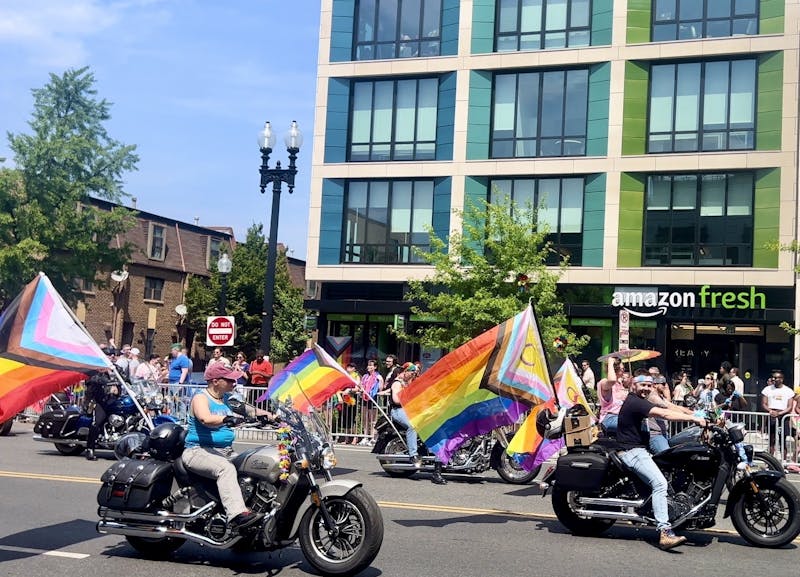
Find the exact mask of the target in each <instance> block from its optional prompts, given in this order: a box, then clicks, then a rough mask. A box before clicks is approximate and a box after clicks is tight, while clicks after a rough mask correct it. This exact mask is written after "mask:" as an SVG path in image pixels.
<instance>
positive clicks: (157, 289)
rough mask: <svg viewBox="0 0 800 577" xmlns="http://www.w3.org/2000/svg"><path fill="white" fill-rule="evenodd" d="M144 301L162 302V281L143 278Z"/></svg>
mask: <svg viewBox="0 0 800 577" xmlns="http://www.w3.org/2000/svg"><path fill="white" fill-rule="evenodd" d="M144 300H146V301H163V300H164V279H163V278H153V277H150V276H146V277H144Z"/></svg>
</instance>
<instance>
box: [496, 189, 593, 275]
mask: <svg viewBox="0 0 800 577" xmlns="http://www.w3.org/2000/svg"><path fill="white" fill-rule="evenodd" d="M550 180H557V181H558V206H557V207H551V206H550V204H549V203H548V205H547V207H548V208H551V209H552V208H555V210H556V214H555V217H556V222H557V223H558V226H557V230H553V228H552V227H551V229H550V233H549V234H548V235H547V240H548V242H551V243H552V249H553V251H554V252H553V253H552V254H551V255H550V256H548V258H547V261H546V264H547V265H548V266H558V264H559V262H560V261H561V258H562V257H563V256H565V255H569V264H570V266H583V235H584V231H585V225H586V219H585V218H584V209H585V205H586V175H583V174H575V175H552V176H551V175H547V176H493V177H491V178H490V179H489V186H488V188H487V194H486V201H487V202H489V203H491V202H492V199H493V197H494V189H495V183H496V182H497V181H510V182H511V193H510V194H508V197H509V199H510V200H512V201H513V202H514V203H516V204H517V205H519V201H518V200H516V199H515V198H514V189H515V188H516V186H517V185H518V183H519V182H521V181H526V182H533V201H532V202H533V208H534V209H535V210H536V211H537V218H538V214H539V210H540V209H541V207H542V196H541V194H542V193H541V190H540V185H541V183H542V181H550ZM567 180H575V181H580V183H581V186H580V190H581V208H580V232H576V233H571V232H562V230H561V226H562V219H563V211H562V209H564V208H565V207H564V183H565V181H567ZM498 191H499V192H500V193H501V194H502V193H504V192H505V191H501V190H500V189H499V188H498ZM524 208H526V207H524ZM512 217H513V212H512ZM537 224H538V223H537ZM562 235H564V236H566V235H575V238H576V239H577V242H575V243H573V242H562V238H563V237H562Z"/></svg>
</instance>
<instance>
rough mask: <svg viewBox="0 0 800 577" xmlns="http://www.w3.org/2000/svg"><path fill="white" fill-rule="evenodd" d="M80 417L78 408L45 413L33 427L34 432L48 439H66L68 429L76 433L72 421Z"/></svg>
mask: <svg viewBox="0 0 800 577" xmlns="http://www.w3.org/2000/svg"><path fill="white" fill-rule="evenodd" d="M78 417H80V411H79V410H78V408H77V407H69V408H67V409H56V410H53V411H45V412H44V413H42V415H41V416H40V417H39V420H38V421H36V424H35V425H34V426H33V432H34V433H36V434H37V435H41V436H42V437H45V438H47V439H50V438H59V437H64V436H65V432H66V431H67V430H68V429H72V430H73V433H74V428H75V425H74V424H73V423H72V421H74V420H76V419H78Z"/></svg>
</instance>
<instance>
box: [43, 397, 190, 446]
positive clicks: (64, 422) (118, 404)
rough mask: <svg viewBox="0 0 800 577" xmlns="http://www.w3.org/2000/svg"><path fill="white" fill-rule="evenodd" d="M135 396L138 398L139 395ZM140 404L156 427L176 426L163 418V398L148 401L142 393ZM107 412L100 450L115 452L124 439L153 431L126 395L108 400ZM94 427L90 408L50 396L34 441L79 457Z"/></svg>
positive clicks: (99, 442)
mask: <svg viewBox="0 0 800 577" xmlns="http://www.w3.org/2000/svg"><path fill="white" fill-rule="evenodd" d="M134 394H137V393H136V391H134ZM159 395H160V393H159ZM137 401H138V403H139V406H141V407H143V408H145V410H147V411H149V412H150V414H151V419H152V421H153V425H154V426H158V425H160V424H162V423H174V422H175V419H174V418H173V417H171V416H170V415H164V414H161V410H162V408H163V396H160V398H156V397H153V398H150V399H148V398H147V397H146V396H145V395H144V394H142V392H141V391H139V394H138V395H137ZM105 409H106V413H107V414H108V418H107V419H106V422H105V423H104V424H103V427H102V430H101V431H100V434H99V435H98V437H97V445H96V448H97V449H101V450H102V449H105V450H114V446H115V445H116V443H117V441H119V439H120V438H122V436H123V435H125V434H127V433H131V432H135V431H149V430H150V425H149V424H148V423H147V421H146V420H145V419H144V417H143V416H142V413H141V412H140V411H139V408H138V407H137V406H136V403H135V402H134V401H133V398H132V397H131V396H130V395H126V394H124V395H121V396H118V397H114V398H111V399H109V401H108V403H107V404H106V405H105ZM91 426H92V411H91V406H90V405H88V404H84V405H82V406H79V405H74V404H72V403H70V401H69V399H68V397H67V395H66V394H65V393H55V394H53V395H51V396H50V400H49V401H48V402H47V405H46V407H45V411H44V412H43V413H42V414H41V416H40V417H39V419H38V420H37V421H36V424H35V425H34V427H33V432H34V436H33V439H34V441H42V442H45V443H53V444H54V445H55V448H56V450H57V451H58V452H59V453H61V454H62V455H80V454H81V453H83V451H84V450H85V449H86V443H87V441H88V439H89V429H90V428H91Z"/></svg>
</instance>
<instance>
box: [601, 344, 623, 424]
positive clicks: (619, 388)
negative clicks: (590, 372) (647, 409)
mask: <svg viewBox="0 0 800 577" xmlns="http://www.w3.org/2000/svg"><path fill="white" fill-rule="evenodd" d="M628 376H629V375H628ZM628 376H626V373H625V371H624V369H623V366H622V363H621V362H620V360H619V359H615V358H609V359H608V364H607V365H606V377H605V378H604V379H600V382H599V383H598V384H597V386H598V395H597V396H598V398H599V401H600V424H601V425H602V426H603V429H604V430H605V432H606V433H607V434H609V435H614V434H616V432H617V423H618V420H619V411H620V409H621V408H622V403H624V402H625V398H626V397H627V396H628Z"/></svg>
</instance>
